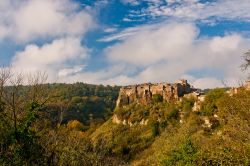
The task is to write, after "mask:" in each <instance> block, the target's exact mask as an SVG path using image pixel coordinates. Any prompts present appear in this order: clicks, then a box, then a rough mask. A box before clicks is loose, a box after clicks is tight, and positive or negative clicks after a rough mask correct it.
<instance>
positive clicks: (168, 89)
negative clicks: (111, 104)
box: [117, 80, 196, 107]
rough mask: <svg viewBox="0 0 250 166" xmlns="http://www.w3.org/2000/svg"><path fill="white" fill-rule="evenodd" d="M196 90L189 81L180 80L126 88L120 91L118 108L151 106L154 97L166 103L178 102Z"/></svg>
mask: <svg viewBox="0 0 250 166" xmlns="http://www.w3.org/2000/svg"><path fill="white" fill-rule="evenodd" d="M195 90H196V89H194V88H192V87H191V85H190V84H188V83H187V80H179V81H177V82H175V83H173V84H170V83H156V84H151V83H146V84H139V85H131V86H125V87H122V88H121V89H120V93H119V97H118V100H117V106H118V107H121V106H124V105H128V104H130V103H134V102H136V103H140V104H144V105H146V104H150V103H151V102H152V96H153V95H155V94H158V95H161V96H162V98H163V100H164V101H170V100H178V99H179V98H180V97H183V96H184V95H185V94H188V93H191V92H193V91H195Z"/></svg>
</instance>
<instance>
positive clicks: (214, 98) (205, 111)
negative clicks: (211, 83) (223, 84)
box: [200, 88, 225, 116]
mask: <svg viewBox="0 0 250 166" xmlns="http://www.w3.org/2000/svg"><path fill="white" fill-rule="evenodd" d="M224 95H225V89H219V88H217V89H214V90H211V91H209V92H208V94H207V95H206V97H205V101H204V102H203V103H202V105H201V110H200V114H201V115H206V116H209V115H213V113H214V112H215V111H217V109H218V101H219V99H220V98H222V97H223V96H224Z"/></svg>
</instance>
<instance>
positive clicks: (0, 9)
mask: <svg viewBox="0 0 250 166" xmlns="http://www.w3.org/2000/svg"><path fill="white" fill-rule="evenodd" d="M249 8H250V2H249V0H237V1H236V0H96V1H94V0H43V1H40V0H21V1H20V0H11V1H6V0H0V15H1V17H0V65H2V66H4V67H10V66H11V67H12V68H13V70H15V71H18V72H23V73H27V72H28V73H30V72H37V71H46V72H47V74H48V81H49V82H67V83H72V82H77V81H80V82H86V83H94V84H112V85H114V84H118V85H126V84H134V83H141V82H174V81H175V80H177V79H180V78H186V79H188V80H189V81H190V82H191V83H192V84H194V85H195V86H197V87H200V88H211V87H218V86H223V85H222V83H221V82H222V81H223V82H226V83H227V84H228V85H231V86H236V85H237V84H238V83H239V81H242V80H244V79H245V78H246V73H243V72H241V71H240V69H239V66H240V64H241V63H242V58H241V56H242V55H243V54H244V52H247V51H248V50H249V49H250V40H249V39H250V13H249Z"/></svg>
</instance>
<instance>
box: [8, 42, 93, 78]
mask: <svg viewBox="0 0 250 166" xmlns="http://www.w3.org/2000/svg"><path fill="white" fill-rule="evenodd" d="M87 56H88V49H87V48H85V47H83V46H82V45H81V40H80V39H79V38H62V39H57V40H54V41H53V42H52V43H49V44H44V45H43V46H41V47H38V46H37V45H33V44H32V45H28V46H26V48H25V50H24V51H22V52H18V53H17V54H16V55H15V56H14V57H13V59H12V67H13V68H14V69H15V70H17V71H24V72H37V71H46V72H47V73H48V75H49V81H52V82H53V81H56V80H58V79H59V77H60V76H62V75H63V76H66V75H69V74H72V73H74V72H78V71H80V69H79V67H78V68H73V69H70V67H69V66H68V64H69V63H73V64H71V66H72V65H73V66H74V65H76V66H77V65H81V64H84V61H83V60H84V59H86V58H87Z"/></svg>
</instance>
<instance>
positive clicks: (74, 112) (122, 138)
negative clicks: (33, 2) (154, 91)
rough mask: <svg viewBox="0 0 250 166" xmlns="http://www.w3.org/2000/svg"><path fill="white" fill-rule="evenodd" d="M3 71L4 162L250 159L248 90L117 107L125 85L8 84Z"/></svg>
mask: <svg viewBox="0 0 250 166" xmlns="http://www.w3.org/2000/svg"><path fill="white" fill-rule="evenodd" d="M0 76H1V77H0V78H1V79H0V165H17V166H19V165H32V166H33V165H52V166H57V165H79V166H82V165H83V166H85V165H86V166H88V165H89V166H92V165H93V166H95V165H96V166H99V165H100V166H105V165H110V166H111V165H114V166H117V165H134V166H144V165H194V166H196V165H216V166H217V165H232V166H235V165H245V166H248V165H250V135H249V133H250V118H249V117H250V91H247V90H245V89H244V88H239V89H238V91H237V93H227V92H226V90H225V89H213V90H209V91H208V92H207V95H206V97H205V100H204V101H203V102H201V101H199V102H198V98H197V97H195V96H192V95H190V96H186V97H183V98H182V99H181V100H180V101H172V102H164V101H162V98H161V96H159V95H154V96H153V102H152V103H151V104H149V105H142V104H138V103H132V104H130V105H128V106H124V107H117V108H115V101H116V98H117V95H118V90H119V87H111V86H102V85H100V86H97V85H89V84H83V83H76V84H41V83H40V81H37V80H36V81H35V82H33V83H32V84H30V85H29V86H22V85H21V84H20V80H19V79H15V81H14V84H13V85H12V86H3V85H4V84H5V79H3V78H5V77H3V75H1V73H0ZM197 103H201V105H200V109H199V110H196V111H194V110H193V107H194V105H195V104H197ZM114 108H115V109H114ZM112 110H114V112H113V111H112ZM112 115H115V116H116V117H117V118H118V119H119V120H120V121H121V122H120V124H115V123H113V122H112V119H111V118H110V117H111V116H112ZM104 121H105V122H104Z"/></svg>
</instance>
